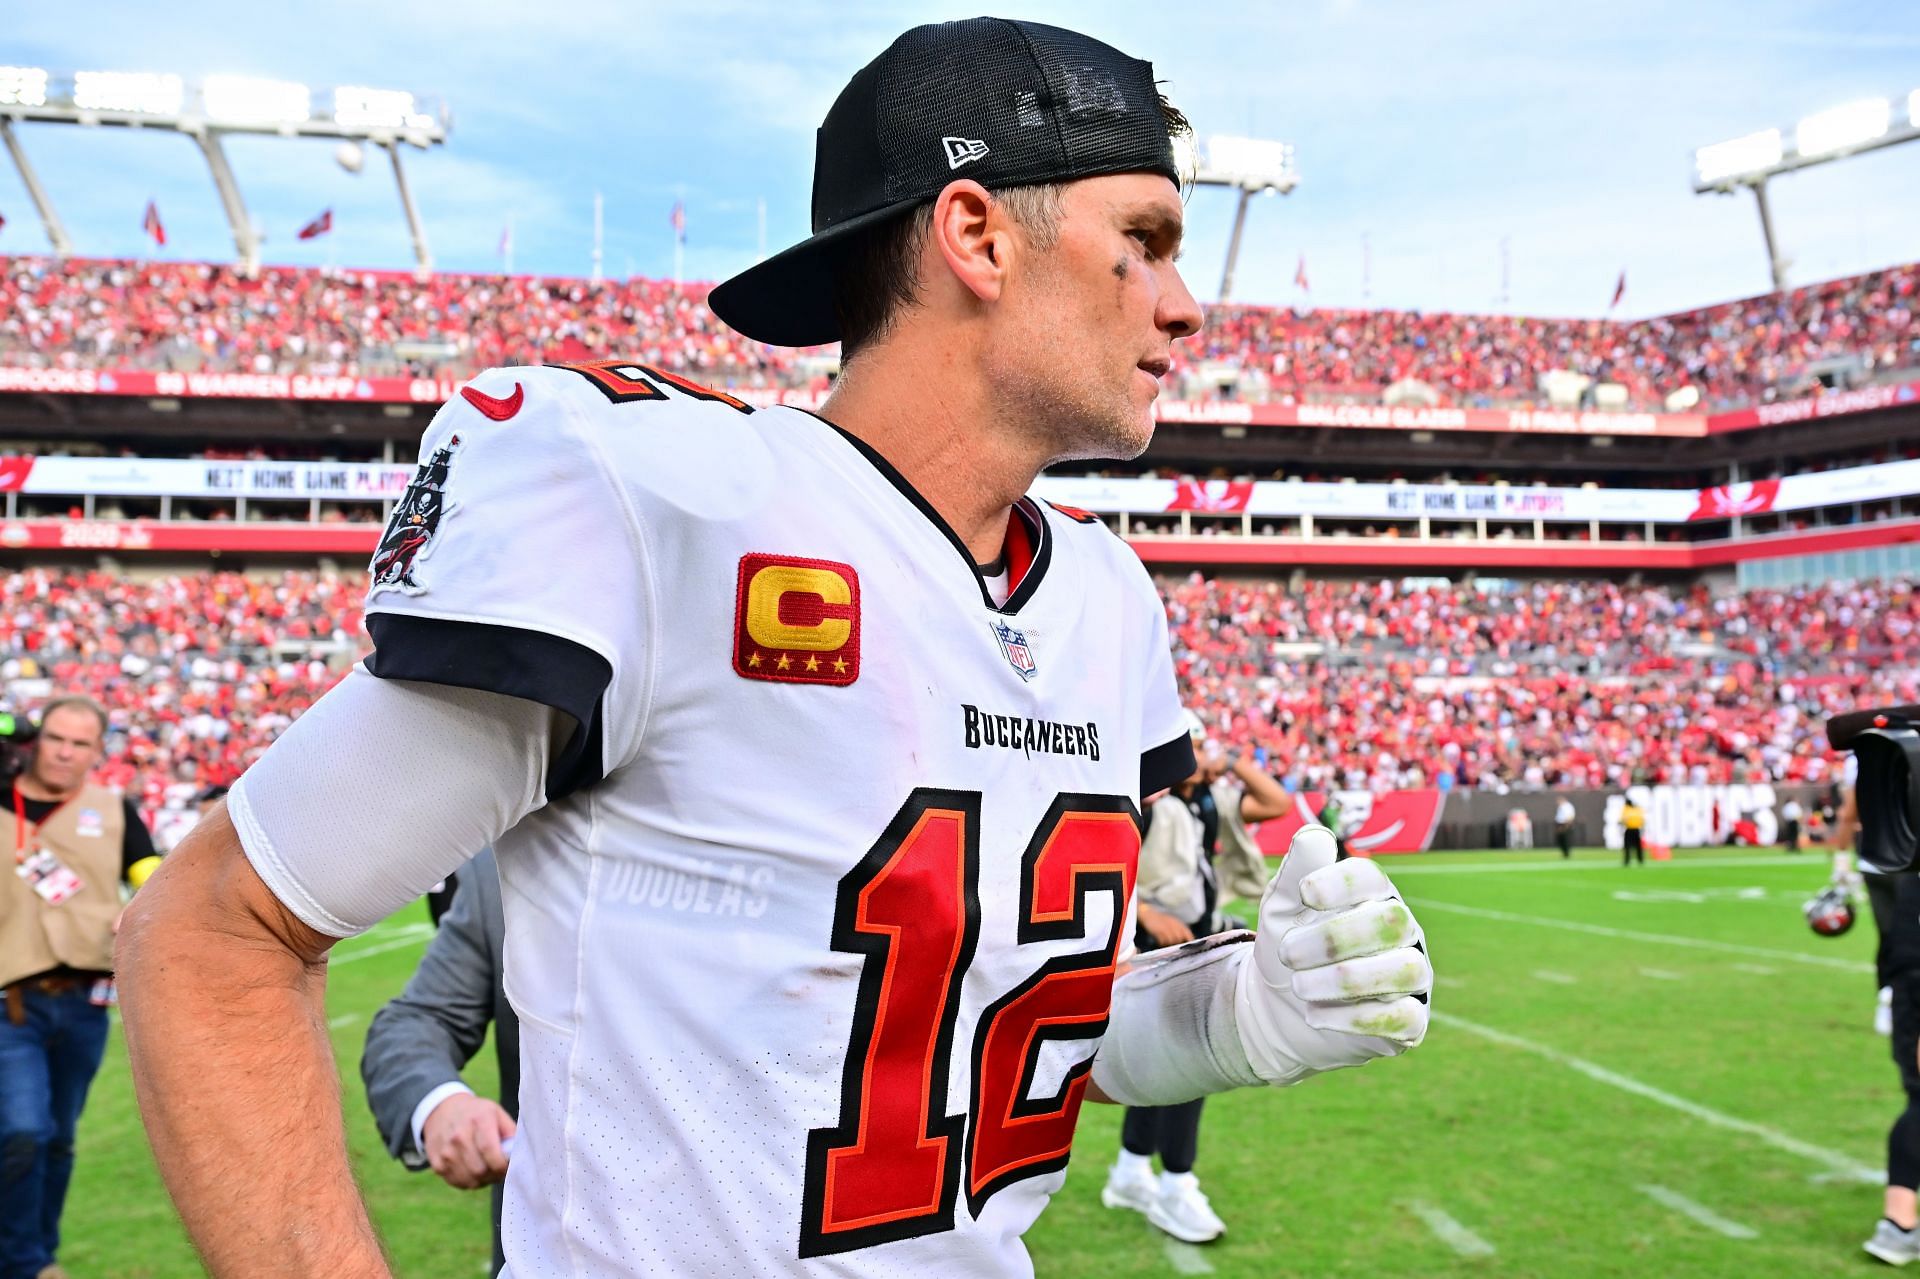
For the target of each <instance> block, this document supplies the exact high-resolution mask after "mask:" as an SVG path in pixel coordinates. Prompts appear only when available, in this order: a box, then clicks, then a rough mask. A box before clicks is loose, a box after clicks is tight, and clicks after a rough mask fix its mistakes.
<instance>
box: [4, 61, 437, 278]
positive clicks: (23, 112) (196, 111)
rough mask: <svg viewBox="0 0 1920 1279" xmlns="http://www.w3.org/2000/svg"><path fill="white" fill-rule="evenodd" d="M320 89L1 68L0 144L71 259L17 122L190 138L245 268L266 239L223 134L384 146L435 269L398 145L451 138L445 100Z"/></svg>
mask: <svg viewBox="0 0 1920 1279" xmlns="http://www.w3.org/2000/svg"><path fill="white" fill-rule="evenodd" d="M316 96H317V95H315V93H314V92H313V90H311V89H310V88H308V86H306V85H304V84H299V83H295V82H293V81H290V80H263V79H257V78H254V77H250V76H218V75H216V76H208V77H207V78H206V79H205V80H202V81H200V82H199V83H197V84H191V85H190V84H188V83H187V82H186V81H184V80H182V79H181V78H180V77H179V76H177V75H158V74H150V73H140V72H123V71H79V72H75V73H73V74H71V75H58V74H53V73H50V72H48V71H46V70H43V69H41V68H38V67H0V142H3V143H4V144H5V145H6V148H7V151H8V153H9V154H10V155H11V156H12V157H13V162H14V167H15V168H17V169H19V171H20V177H21V180H22V181H23V183H24V184H25V185H26V188H27V194H28V195H29V196H30V197H31V198H32V200H33V203H34V207H35V208H36V209H38V210H39V213H40V220H41V222H42V223H44V224H45V226H46V228H47V238H48V239H49V240H50V241H51V242H52V244H53V251H54V252H55V253H56V254H57V255H59V256H61V257H66V256H67V255H69V254H71V253H72V252H73V245H72V242H71V241H70V240H69V239H68V237H67V233H66V230H65V228H64V227H62V226H61V224H60V219H59V215H58V214H57V213H56V212H55V211H54V208H53V202H52V200H51V199H49V198H48V196H47V193H46V190H45V189H44V188H43V187H42V186H41V185H40V181H39V178H38V177H37V176H36V175H35V173H34V171H33V168H32V166H31V165H29V164H28V163H27V157H26V153H25V151H23V150H22V149H21V147H20V142H19V139H18V137H16V136H15V133H14V130H13V126H14V125H15V124H17V123H21V122H27V121H31V122H35V123H44V124H79V125H88V126H103V125H109V126H120V127H127V128H145V129H159V130H162V131H165V132H172V133H182V134H185V135H187V136H188V137H190V138H192V139H193V141H194V143H195V144H196V145H198V146H199V148H200V150H201V153H202V154H203V155H205V157H206V160H207V167H208V169H209V170H210V171H211V172H212V174H213V182H214V187H215V188H216V189H217V190H218V192H219V194H220V202H221V204H222V205H223V206H224V208H225V209H226V213H227V222H228V224H229V225H230V226H231V228H232V230H233V243H234V247H235V248H236V249H237V250H238V251H239V256H240V267H241V269H242V270H244V271H246V272H247V273H249V274H251V273H253V272H254V271H257V270H258V269H259V266H260V236H259V233H258V232H256V231H255V230H254V227H253V223H252V221H251V219H250V218H249V217H248V214H247V209H246V204H245V202H244V201H243V200H242V199H241V198H240V188H239V184H238V183H237V182H236V181H235V180H234V176H233V169H232V167H231V166H230V165H229V164H228V163H227V158H226V152H225V149H224V147H223V146H222V139H223V138H224V137H225V136H226V135H227V134H230V133H254V134H267V135H277V136H280V137H287V138H333V139H336V140H338V141H339V142H340V143H341V144H342V146H343V147H344V146H354V147H358V146H360V145H361V144H364V143H371V144H373V145H374V146H379V147H384V148H386V150H387V152H388V154H389V155H390V156H391V157H392V159H393V173H394V179H395V184H396V186H397V187H398V188H399V193H400V205H401V209H402V210H403V212H404V213H405V214H406V218H407V228H408V230H409V232H410V233H411V234H412V237H413V252H414V260H415V262H416V263H417V264H418V268H419V270H420V272H421V273H422V274H425V273H427V272H430V271H431V270H432V269H433V257H432V254H431V253H430V252H429V251H428V249H427V237H426V231H425V229H424V228H423V227H422V226H421V224H420V214H419V210H417V209H416V208H415V207H414V204H413V195H412V192H411V191H410V190H409V188H408V186H407V176H406V170H405V168H404V166H403V165H402V164H401V160H400V145H401V144H402V143H405V144H406V145H408V146H412V147H418V148H419V149H421V150H423V151H424V150H426V149H428V148H430V147H434V146H439V145H441V144H443V143H445V142H446V140H447V134H448V132H449V131H450V130H451V129H452V127H453V117H452V116H451V115H450V114H449V113H448V112H447V109H446V105H445V104H444V103H442V102H440V101H439V100H438V99H435V98H422V97H419V96H416V95H415V94H412V93H408V92H405V91H402V90H396V89H374V88H366V87H362V86H352V85H345V86H341V87H339V88H336V89H333V90H332V91H331V95H330V105H331V110H316V109H315V106H314V99H315V97H316Z"/></svg>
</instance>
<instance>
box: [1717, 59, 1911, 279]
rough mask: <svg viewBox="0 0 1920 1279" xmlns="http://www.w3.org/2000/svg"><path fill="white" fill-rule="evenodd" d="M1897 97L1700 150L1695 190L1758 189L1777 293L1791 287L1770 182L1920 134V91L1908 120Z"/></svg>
mask: <svg viewBox="0 0 1920 1279" xmlns="http://www.w3.org/2000/svg"><path fill="white" fill-rule="evenodd" d="M1896 100H1897V99H1896V98H1894V97H1884V98H1861V99H1858V100H1856V101H1853V102H1846V103H1842V104H1841V105H1839V106H1836V107H1829V108H1828V109H1826V110H1824V111H1816V112H1814V113H1813V114H1812V115H1809V116H1806V117H1804V118H1803V119H1801V120H1800V121H1799V123H1797V124H1796V125H1794V127H1793V128H1792V129H1791V130H1787V129H1763V130H1761V131H1760V132H1758V133H1749V134H1746V135H1745V136H1743V137H1738V138H1733V139H1731V140H1729V141H1726V142H1715V143H1713V144H1711V145H1709V146H1704V147H1700V148H1698V149H1696V150H1695V151H1694V153H1693V175H1694V176H1693V190H1694V194H1696V195H1704V194H1706V193H1707V192H1709V191H1712V192H1715V193H1717V194H1720V195H1731V194H1732V193H1733V192H1734V191H1735V190H1737V189H1738V188H1740V187H1746V188H1747V189H1748V190H1750V191H1752V192H1753V198H1754V203H1755V204H1756V205H1757V206H1758V208H1759V211H1760V234H1761V235H1762V236H1763V237H1765V240H1766V245H1767V265H1768V269H1769V270H1770V272H1771V273H1772V276H1773V287H1774V290H1775V291H1776V292H1778V291H1780V290H1783V289H1785V288H1786V287H1787V261H1786V259H1785V258H1783V257H1782V256H1781V255H1780V249H1779V246H1778V244H1777V243H1776V242H1775V240H1774V235H1773V212H1772V209H1771V208H1770V207H1769V205H1768V203H1767V182H1768V181H1769V180H1770V179H1772V178H1776V177H1778V176H1780V175H1781V174H1783V173H1792V172H1793V171H1795V170H1796V169H1805V168H1809V167H1811V166H1813V165H1816V164H1829V163H1831V162H1833V161H1835V160H1844V159H1846V158H1847V157H1848V156H1852V155H1859V154H1860V153H1861V152H1863V151H1874V150H1878V149H1879V148H1880V147H1888V146H1893V145H1894V144H1896V143H1900V142H1911V141H1913V140H1914V139H1915V138H1920V89H1915V90H1913V91H1912V92H1910V93H1907V94H1905V95H1904V99H1903V100H1904V101H1905V103H1906V111H1905V118H1904V119H1903V120H1899V121H1896V119H1895V105H1894V104H1895V102H1896ZM1788 138H1791V139H1792V145H1791V146H1789V145H1788V144H1787V139H1788Z"/></svg>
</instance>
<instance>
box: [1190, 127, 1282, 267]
mask: <svg viewBox="0 0 1920 1279" xmlns="http://www.w3.org/2000/svg"><path fill="white" fill-rule="evenodd" d="M1174 164H1175V166H1176V167H1177V168H1178V169H1179V170H1180V172H1181V173H1183V174H1186V175H1187V180H1188V182H1189V183H1190V184H1191V185H1193V186H1197V187H1231V188H1232V189H1234V190H1236V191H1238V192H1239V193H1240V200H1239V204H1238V207H1237V208H1236V209H1235V210H1234V214H1233V234H1232V235H1231V236H1229V237H1228V239H1227V262H1226V266H1225V268H1224V269H1223V270H1222V271H1221V273H1220V299H1219V300H1220V301H1222V302H1225V301H1226V300H1227V299H1228V297H1229V296H1230V295H1231V294H1232V292H1233V271H1234V267H1235V265H1236V264H1237V263H1238V262H1239V260H1240V235H1241V232H1242V231H1243V230H1245V228H1246V225H1247V206H1248V205H1249V204H1251V203H1252V202H1253V197H1255V196H1257V195H1266V194H1268V193H1270V192H1274V191H1278V192H1279V193H1280V194H1281V195H1285V194H1287V193H1288V192H1290V191H1292V190H1293V189H1294V188H1295V187H1296V186H1298V185H1300V173H1299V170H1298V169H1296V168H1295V167H1294V158H1293V144H1292V143H1290V142H1275V141H1271V140H1269V139H1266V138H1243V137H1238V136H1236V135H1233V134H1228V133H1215V134H1210V135H1208V136H1207V137H1205V138H1197V137H1194V136H1192V135H1188V136H1186V137H1182V138H1177V139H1175V140H1174Z"/></svg>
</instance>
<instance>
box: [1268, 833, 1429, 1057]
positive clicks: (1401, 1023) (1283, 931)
mask: <svg viewBox="0 0 1920 1279" xmlns="http://www.w3.org/2000/svg"><path fill="white" fill-rule="evenodd" d="M1334 853H1335V844H1334V838H1333V832H1332V831H1330V830H1328V829H1327V828H1326V827H1324V826H1304V827H1302V828H1301V829H1300V831H1299V832H1298V833H1297V834H1295V835H1294V837H1293V842H1292V844H1291V845H1289V847H1288V849H1287V857H1286V860H1285V861H1284V862H1282V863H1281V866H1280V873H1279V874H1277V875H1275V876H1274V877H1273V881H1272V882H1271V883H1269V884H1268V885H1267V891H1266V892H1265V894H1263V895H1262V897H1261V899H1260V926H1259V930H1258V934H1257V936H1256V937H1255V938H1254V943H1253V957H1252V962H1250V963H1244V964H1242V965H1240V969H1239V972H1238V973H1237V974H1236V977H1237V982H1236V987H1235V990H1234V1014H1235V1020H1236V1021H1237V1023H1238V1027H1239V1031H1240V1040H1241V1043H1242V1044H1243V1045H1244V1046H1245V1048H1246V1052H1247V1060H1248V1062H1249V1063H1250V1064H1251V1065H1252V1067H1253V1069H1254V1072H1255V1073H1256V1074H1258V1075H1259V1076H1260V1077H1261V1078H1262V1079H1264V1080H1266V1081H1267V1082H1268V1083H1270V1084H1277V1085H1286V1084H1293V1083H1298V1082H1299V1081H1300V1080H1302V1079H1305V1078H1307V1077H1308V1076H1310V1075H1317V1074H1319V1073H1320V1072H1321V1071H1325V1070H1337V1069H1339V1068H1340V1067H1342V1066H1360V1065H1364V1064H1365V1063H1367V1062H1369V1061H1372V1060H1373V1059H1374V1058H1375V1057H1394V1056H1398V1055H1399V1054H1400V1053H1403V1052H1405V1051H1407V1049H1409V1048H1412V1047H1414V1046H1416V1045H1417V1044H1419V1042H1420V1041H1421V1039H1423V1038H1424V1037H1425V1036H1426V1033H1427V998H1428V996H1429V995H1430V994H1431V993H1432V990H1433V965H1432V964H1431V963H1429V962H1428V960H1427V955H1426V939H1425V937H1424V936H1423V935H1422V933H1421V931H1420V925H1419V924H1418V923H1417V922H1415V920H1414V918H1413V912H1412V911H1411V910H1408V909H1407V904H1406V903H1405V902H1403V901H1401V900H1400V895H1399V894H1398V893H1396V892H1395V891H1394V888H1393V885H1392V883H1390V882H1389V881H1388V879H1387V877H1386V875H1385V874H1383V873H1382V872H1381V870H1380V868H1379V867H1378V866H1375V865H1374V864H1373V862H1372V861H1371V860H1369V859H1367V858H1362V857H1356V858H1351V859H1349V860H1347V861H1343V862H1336V861H1335V860H1334Z"/></svg>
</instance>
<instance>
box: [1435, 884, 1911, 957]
mask: <svg viewBox="0 0 1920 1279" xmlns="http://www.w3.org/2000/svg"><path fill="white" fill-rule="evenodd" d="M1407 901H1408V902H1409V903H1410V904H1411V905H1412V906H1413V907H1414V908H1415V910H1416V912H1417V911H1422V910H1437V911H1442V912H1445V913H1450V914H1455V915H1471V916H1473V917H1474V918H1475V919H1497V920H1499V921H1501V922H1502V923H1508V924H1534V925H1536V926H1538V927H1541V928H1553V929H1558V930H1559V931H1561V932H1569V933H1587V934H1589V935H1591V936H1594V937H1614V938H1618V939H1620V940H1622V941H1646V942H1656V943H1658V944H1660V945H1662V946H1685V947H1688V948H1689V949H1692V950H1718V951H1724V952H1726V953H1727V954H1730V955H1754V956H1757V957H1759V958H1761V959H1785V960H1788V961H1790V962H1792V963H1796V964H1814V965H1816V966H1818V967H1821V968H1838V969H1840V970H1841V971H1842V972H1849V973H1865V972H1872V971H1873V965H1872V964H1868V963H1863V962H1860V961H1858V960H1852V959H1837V958H1834V957H1833V956H1831V955H1807V954H1802V953H1801V952H1800V951H1797V950H1771V949H1769V948H1767V947H1765V946H1742V945H1740V944H1739V943H1738V942H1730V941H1708V940H1706V939H1705V938H1702V937H1677V936H1674V935H1673V934H1671V933H1642V932H1635V931H1633V930H1632V929H1627V928H1608V927H1606V926H1605V925H1603V924H1584V923H1581V922H1579V921H1578V920H1573V919H1549V918H1547V917H1546V916H1543V915H1517V914H1515V913H1513V912H1512V911H1507V910H1489V909H1487V908H1486V907H1484V906H1462V905H1460V904H1459V903H1457V902H1443V901H1436V900H1434V899H1433V898H1431V897H1409V898H1408V899H1407Z"/></svg>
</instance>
